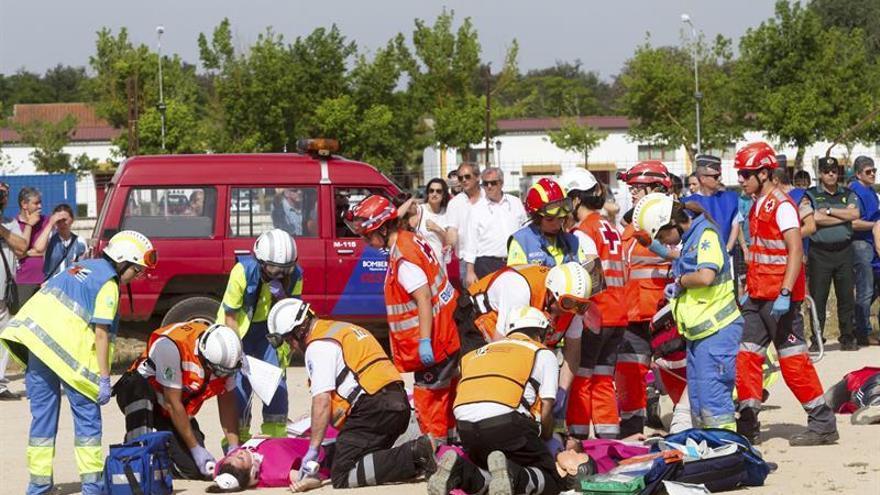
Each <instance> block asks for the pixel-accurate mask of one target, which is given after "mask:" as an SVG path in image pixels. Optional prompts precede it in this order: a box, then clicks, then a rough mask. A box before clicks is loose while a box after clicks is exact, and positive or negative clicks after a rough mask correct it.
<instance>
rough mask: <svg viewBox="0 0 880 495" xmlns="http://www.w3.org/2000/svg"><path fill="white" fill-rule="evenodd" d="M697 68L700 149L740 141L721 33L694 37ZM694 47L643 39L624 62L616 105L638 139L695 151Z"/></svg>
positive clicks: (727, 45) (728, 56)
mask: <svg viewBox="0 0 880 495" xmlns="http://www.w3.org/2000/svg"><path fill="white" fill-rule="evenodd" d="M696 43H697V44H696V53H697V59H698V66H699V76H700V92H701V94H702V99H701V101H700V112H701V118H700V130H701V144H702V148H703V149H711V148H721V149H723V148H724V147H725V146H726V145H727V144H728V143H730V142H733V141H735V140H737V139H739V138H740V137H741V136H742V133H743V131H744V125H743V119H742V116H741V114H740V113H739V112H737V111H736V109H735V108H734V107H732V105H731V102H732V98H733V94H734V93H733V88H732V87H733V84H732V82H733V76H732V74H731V72H732V69H731V66H732V59H733V54H732V53H731V50H730V41H729V40H727V39H726V38H723V37H721V36H719V37H717V38H716V39H715V40H714V42H713V43H712V44H711V45H707V44H706V43H704V41H703V40H702V39H701V40H698V41H696ZM693 48H694V47H693V46H685V47H683V48H678V47H657V48H655V47H652V46H651V45H650V43H648V42H646V43H645V44H643V45H642V46H640V47H638V48H637V49H636V53H635V55H634V56H633V57H632V58H631V59H629V60H628V61H627V62H626V64H625V65H624V68H623V71H622V72H621V75H620V78H619V82H620V85H621V88H622V90H623V93H622V96H621V97H620V100H619V101H618V104H619V105H620V108H621V109H622V110H623V111H624V113H626V115H627V116H628V117H629V118H630V119H631V120H632V122H634V123H633V125H632V127H631V128H630V134H631V135H632V136H633V137H635V138H636V139H640V140H643V141H648V142H651V143H656V144H659V145H665V146H673V147H678V146H682V147H684V148H685V149H687V150H688V152H689V153H690V154H691V156H692V157H693V155H694V152H695V144H696V141H697V136H696V111H695V108H694V107H695V98H694V73H693V63H694V61H693V60H694V59H693V55H692V53H693Z"/></svg>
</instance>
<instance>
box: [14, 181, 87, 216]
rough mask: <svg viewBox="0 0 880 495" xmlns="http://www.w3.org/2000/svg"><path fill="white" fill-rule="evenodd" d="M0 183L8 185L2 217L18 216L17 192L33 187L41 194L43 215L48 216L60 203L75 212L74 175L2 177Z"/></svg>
mask: <svg viewBox="0 0 880 495" xmlns="http://www.w3.org/2000/svg"><path fill="white" fill-rule="evenodd" d="M0 181H2V182H5V183H7V184H9V201H8V202H7V203H6V209H5V210H3V215H4V216H8V217H14V216H15V215H17V214H18V192H19V191H21V189H22V188H23V187H28V186H30V187H35V188H37V189H38V190H39V191H40V193H41V194H42V198H43V215H46V216H49V215H50V214H51V213H52V210H53V209H54V208H55V207H56V206H58V205H59V204H61V203H67V204H69V205H70V207H71V208H73V211H74V212H76V176H75V175H74V174H51V175H46V174H44V175H4V176H0Z"/></svg>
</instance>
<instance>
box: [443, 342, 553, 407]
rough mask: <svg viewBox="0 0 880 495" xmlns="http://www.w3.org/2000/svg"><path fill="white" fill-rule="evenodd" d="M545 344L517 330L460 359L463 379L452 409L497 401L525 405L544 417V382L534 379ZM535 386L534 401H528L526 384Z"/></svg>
mask: <svg viewBox="0 0 880 495" xmlns="http://www.w3.org/2000/svg"><path fill="white" fill-rule="evenodd" d="M542 349H546V347H544V346H543V345H541V344H539V343H538V342H535V341H534V340H532V339H530V338H528V337H526V336H525V335H523V334H521V333H516V332H514V333H513V334H511V335H509V336H508V337H507V338H506V339H503V340H499V341H497V342H490V343H489V344H486V345H484V346H483V347H480V348H479V349H475V350H473V351H471V352H469V353H467V354H465V355H464V357H462V358H461V380H460V381H459V382H458V389H457V390H456V392H455V404H454V405H453V408H455V407H458V406H462V405H465V404H475V403H478V402H494V403H496V404H501V405H504V406H507V407H509V408H511V409H514V410H516V409H517V408H518V407H520V406H522V407H523V408H525V409H526V410H528V411H529V412H531V413H532V414H533V415H534V416H535V418H540V417H541V398H540V397H539V396H538V389H539V388H540V386H541V384H540V383H537V382H535V380H533V379H532V370H534V368H535V358H536V357H537V355H538V352H539V351H541V350H542ZM530 383H531V385H532V386H533V387H534V389H535V400H534V402H532V403H531V404H529V403H528V402H527V401H526V400H525V392H526V385H528V384H530Z"/></svg>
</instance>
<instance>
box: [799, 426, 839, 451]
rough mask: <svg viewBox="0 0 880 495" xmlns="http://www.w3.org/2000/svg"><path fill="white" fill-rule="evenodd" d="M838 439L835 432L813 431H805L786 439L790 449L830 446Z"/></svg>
mask: <svg viewBox="0 0 880 495" xmlns="http://www.w3.org/2000/svg"><path fill="white" fill-rule="evenodd" d="M838 439H840V435H838V434H837V431H832V432H830V433H818V432H815V431H813V430H807V431H804V432H802V433H798V434H796V435H794V436H792V437H791V438H789V439H788V444H789V445H791V446H792V447H811V446H814V445H831V444H832V443H835V442H837V440H838Z"/></svg>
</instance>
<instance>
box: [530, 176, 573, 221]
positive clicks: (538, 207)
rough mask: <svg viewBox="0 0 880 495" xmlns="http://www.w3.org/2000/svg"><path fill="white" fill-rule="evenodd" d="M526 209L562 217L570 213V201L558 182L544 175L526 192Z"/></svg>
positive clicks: (539, 213)
mask: <svg viewBox="0 0 880 495" xmlns="http://www.w3.org/2000/svg"><path fill="white" fill-rule="evenodd" d="M526 211H528V212H529V214H532V213H537V214H538V215H541V216H550V217H564V216H566V215H568V214H569V213H571V202H570V201H569V200H568V198H566V197H565V190H564V189H562V186H560V185H559V183H558V182H556V181H555V180H553V179H549V178H546V177H545V178H543V179H541V180H539V181H538V182H537V183H536V184H535V185H533V186H532V187H530V188H529V192H528V193H526Z"/></svg>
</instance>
